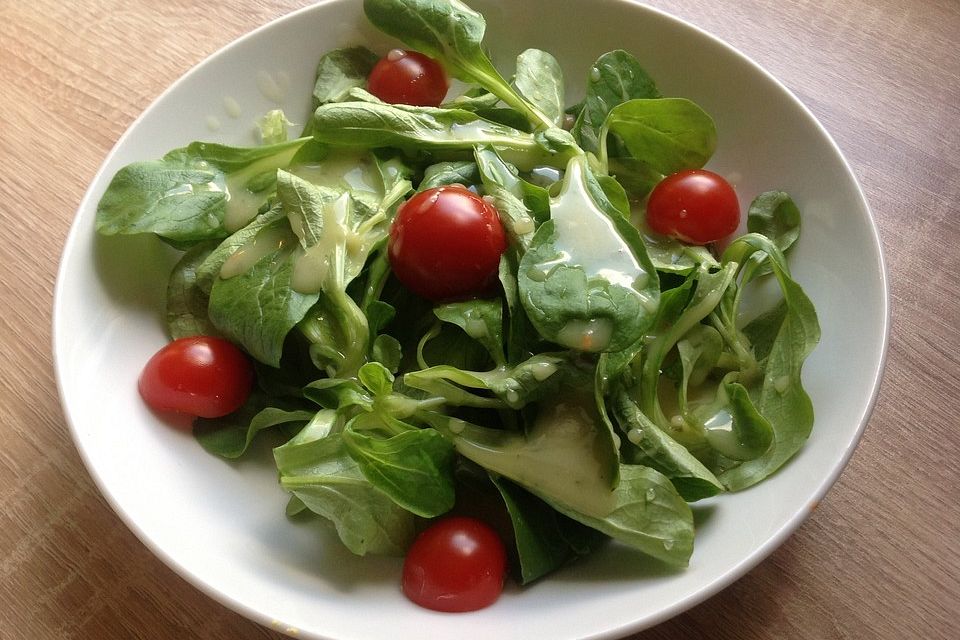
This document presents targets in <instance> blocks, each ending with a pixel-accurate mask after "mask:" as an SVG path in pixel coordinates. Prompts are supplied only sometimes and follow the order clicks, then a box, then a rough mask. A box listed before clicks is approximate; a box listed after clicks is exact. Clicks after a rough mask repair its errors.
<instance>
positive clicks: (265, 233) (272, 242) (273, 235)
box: [220, 227, 292, 279]
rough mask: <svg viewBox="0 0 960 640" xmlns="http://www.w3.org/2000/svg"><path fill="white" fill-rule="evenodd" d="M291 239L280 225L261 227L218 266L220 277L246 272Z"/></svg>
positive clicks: (229, 276)
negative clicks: (250, 238) (251, 238)
mask: <svg viewBox="0 0 960 640" xmlns="http://www.w3.org/2000/svg"><path fill="white" fill-rule="evenodd" d="M291 240H292V236H291V235H290V232H289V231H287V230H286V229H283V228H281V227H267V228H266V229H262V230H261V231H260V232H259V233H257V235H256V236H254V238H253V240H251V241H250V242H247V243H246V244H244V245H242V246H241V247H240V248H239V249H237V250H236V251H234V252H233V254H232V255H231V256H230V257H229V258H227V259H226V260H225V261H224V263H223V266H222V267H220V277H221V278H224V279H227V278H232V277H233V276H238V275H241V274H243V273H246V272H247V271H249V270H250V269H252V268H253V265H255V264H257V263H258V262H260V261H261V260H263V259H264V258H266V257H267V256H268V255H270V254H271V253H274V252H275V251H279V250H280V249H282V248H283V247H284V246H286V245H287V243H289V242H290V241H291Z"/></svg>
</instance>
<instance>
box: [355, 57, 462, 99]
mask: <svg viewBox="0 0 960 640" xmlns="http://www.w3.org/2000/svg"><path fill="white" fill-rule="evenodd" d="M449 88H450V85H449V83H448V82H447V74H446V73H444V71H443V67H441V66H440V65H439V64H438V63H437V62H436V61H435V60H433V59H432V58H428V57H427V56H425V55H423V54H422V53H417V52H416V51H404V50H402V49H394V50H393V51H391V52H390V53H388V54H387V55H386V56H385V57H383V58H380V60H379V61H378V62H377V64H376V65H374V67H373V71H371V72H370V76H369V77H368V78H367V90H368V91H369V92H370V93H372V94H373V95H375V96H377V97H378V98H380V99H381V100H383V101H384V102H389V103H391V104H412V105H416V106H418V107H436V106H438V105H439V104H440V103H441V102H443V99H444V98H445V97H446V95H447V89H449Z"/></svg>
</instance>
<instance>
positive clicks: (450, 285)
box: [387, 185, 507, 301]
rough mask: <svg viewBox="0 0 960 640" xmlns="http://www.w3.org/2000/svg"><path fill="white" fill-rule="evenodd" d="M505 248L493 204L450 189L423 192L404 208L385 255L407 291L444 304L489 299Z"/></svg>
mask: <svg viewBox="0 0 960 640" xmlns="http://www.w3.org/2000/svg"><path fill="white" fill-rule="evenodd" d="M506 248H507V239H506V234H505V233H504V231H503V225H502V224H501V223H500V215H499V214H498V213H497V210H496V209H495V208H494V207H493V205H491V204H489V203H487V202H486V201H485V200H484V199H483V198H481V197H480V196H478V195H477V194H475V193H473V192H472V191H469V190H468V189H466V188H464V187H462V186H459V185H452V186H445V187H436V188H434V189H427V190H426V191H422V192H420V193H418V194H416V195H415V196H413V197H412V198H410V199H409V200H408V201H407V202H405V203H404V204H403V205H401V206H400V209H399V211H397V216H396V218H394V221H393V226H392V227H391V229H390V244H389V247H388V250H387V251H388V255H389V257H390V266H391V267H392V268H393V272H394V274H396V276H397V279H399V280H400V282H402V283H403V284H404V286H406V287H407V288H408V289H410V290H411V291H413V292H414V293H416V294H417V295H420V296H423V297H424V298H427V299H429V300H433V301H442V300H452V299H463V298H469V297H471V296H480V295H486V294H489V293H490V292H491V291H492V288H493V286H494V284H495V283H496V281H497V272H498V267H499V264H500V256H501V254H503V252H504V251H505V250H506Z"/></svg>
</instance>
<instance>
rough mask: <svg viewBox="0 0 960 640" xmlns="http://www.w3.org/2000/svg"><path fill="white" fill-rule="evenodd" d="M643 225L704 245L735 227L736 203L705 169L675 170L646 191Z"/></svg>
mask: <svg viewBox="0 0 960 640" xmlns="http://www.w3.org/2000/svg"><path fill="white" fill-rule="evenodd" d="M647 224H648V225H649V226H650V228H651V229H653V230H654V231H656V232H657V233H662V234H664V235H668V236H672V237H674V238H677V239H679V240H683V241H684V242H689V243H692V244H708V243H710V242H716V241H717V240H721V239H722V238H725V237H727V236H728V235H730V234H731V233H733V232H734V231H736V230H737V227H738V226H739V225H740V202H739V201H738V200H737V194H736V192H735V191H734V190H733V187H731V186H730V183H729V182H727V181H726V180H724V179H723V177H722V176H719V175H717V174H716V173H713V172H712V171H707V170H705V169H692V170H687V171H678V172H677V173H673V174H670V175H669V176H667V177H666V178H664V179H663V180H661V181H660V182H659V183H658V184H657V186H655V187H654V188H653V191H651V192H650V199H649V200H648V201H647Z"/></svg>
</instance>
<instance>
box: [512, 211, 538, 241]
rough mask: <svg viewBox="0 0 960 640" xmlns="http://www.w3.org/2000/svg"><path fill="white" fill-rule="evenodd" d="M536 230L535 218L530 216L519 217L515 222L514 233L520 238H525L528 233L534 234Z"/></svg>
mask: <svg viewBox="0 0 960 640" xmlns="http://www.w3.org/2000/svg"><path fill="white" fill-rule="evenodd" d="M535 229H536V225H535V224H534V222H533V218H531V217H530V216H527V215H525V216H522V217H518V218H517V219H516V220H514V221H513V232H514V233H515V234H517V235H518V236H525V235H527V234H528V233H533V232H534V230H535Z"/></svg>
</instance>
